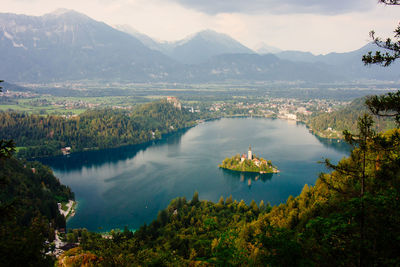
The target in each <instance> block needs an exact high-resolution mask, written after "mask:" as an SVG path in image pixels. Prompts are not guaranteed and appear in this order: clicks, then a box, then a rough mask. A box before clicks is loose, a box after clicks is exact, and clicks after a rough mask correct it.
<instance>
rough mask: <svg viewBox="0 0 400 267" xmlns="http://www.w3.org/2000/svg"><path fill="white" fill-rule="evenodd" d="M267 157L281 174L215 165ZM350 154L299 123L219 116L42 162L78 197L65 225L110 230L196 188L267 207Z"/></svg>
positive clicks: (210, 196) (204, 194)
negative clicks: (145, 139) (142, 140)
mask: <svg viewBox="0 0 400 267" xmlns="http://www.w3.org/2000/svg"><path fill="white" fill-rule="evenodd" d="M249 145H251V147H252V151H253V154H256V155H257V156H260V157H263V158H265V159H267V160H271V161H272V163H273V164H274V165H276V166H277V167H278V169H279V170H280V171H281V172H280V173H278V174H264V175H259V174H247V173H246V174H244V173H238V172H233V171H229V170H223V169H219V168H218V166H217V165H218V164H220V163H221V162H222V161H223V160H224V159H225V158H226V157H232V156H233V155H235V154H238V153H240V154H242V153H247V150H248V147H249ZM346 155H348V147H347V146H346V145H345V144H343V143H338V142H336V141H333V142H332V141H328V140H324V139H319V138H317V137H316V136H314V135H312V134H310V133H309V131H308V129H307V128H306V127H305V125H303V124H299V123H295V122H291V121H285V120H278V119H261V118H224V119H220V120H215V121H209V122H205V123H202V124H199V125H197V126H196V127H193V128H190V129H187V130H183V131H179V132H177V133H174V134H171V135H168V136H165V137H164V138H163V139H162V140H157V141H154V142H151V143H147V144H142V145H136V146H127V147H121V148H115V149H107V150H101V151H88V152H82V153H73V154H71V155H69V156H60V157H53V158H47V159H43V160H41V161H42V162H43V163H44V164H47V165H49V166H51V167H52V169H53V170H54V173H55V175H56V176H57V177H58V178H59V179H60V180H61V182H62V183H63V184H66V185H69V186H70V187H71V189H72V190H73V191H74V192H75V196H76V200H77V201H78V209H77V213H76V215H75V217H73V218H71V219H70V220H69V221H68V224H67V226H68V227H69V228H87V229H89V230H91V231H100V232H103V231H109V230H111V229H115V228H120V229H123V227H124V226H128V227H129V228H130V229H136V228H138V227H140V226H141V225H143V224H144V223H150V222H151V221H152V220H153V219H155V218H156V217H157V214H158V211H159V210H161V209H164V208H166V207H167V205H168V204H169V202H170V201H171V200H172V199H174V198H176V197H182V196H185V197H186V198H187V199H188V200H190V199H191V198H192V196H193V193H194V192H195V191H198V192H199V197H200V199H206V200H211V201H214V202H216V201H218V200H219V198H220V197H221V196H223V197H224V198H226V197H228V196H230V195H232V197H233V198H234V199H236V200H238V201H240V200H241V199H243V200H244V201H245V202H246V203H248V204H249V203H250V202H251V200H252V199H254V200H255V201H256V202H257V203H259V202H260V201H261V200H264V202H265V203H267V202H270V203H271V204H272V205H274V204H279V203H282V202H285V201H286V199H287V198H288V197H289V196H290V195H293V196H297V195H298V194H299V193H300V192H301V189H302V188H303V186H304V184H309V185H313V184H314V183H315V181H316V179H317V177H318V174H319V173H320V172H322V171H326V169H325V167H324V166H323V165H322V164H319V163H318V161H322V160H323V159H324V158H330V159H331V160H333V161H334V162H337V161H338V160H340V159H341V158H342V157H344V156H346Z"/></svg>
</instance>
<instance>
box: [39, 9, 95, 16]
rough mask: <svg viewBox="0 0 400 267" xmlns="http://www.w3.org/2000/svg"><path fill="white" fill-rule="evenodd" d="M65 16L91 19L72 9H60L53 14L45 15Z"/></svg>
mask: <svg viewBox="0 0 400 267" xmlns="http://www.w3.org/2000/svg"><path fill="white" fill-rule="evenodd" d="M65 15H69V16H70V15H72V16H76V17H81V18H89V17H88V16H86V15H85V14H83V13H80V12H77V11H75V10H72V9H67V8H58V9H56V10H54V11H53V12H51V13H48V14H45V16H52V17H61V16H65Z"/></svg>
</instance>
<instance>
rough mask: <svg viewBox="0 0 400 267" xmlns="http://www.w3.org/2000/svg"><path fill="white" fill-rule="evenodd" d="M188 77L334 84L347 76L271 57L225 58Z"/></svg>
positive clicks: (324, 67)
mask: <svg viewBox="0 0 400 267" xmlns="http://www.w3.org/2000/svg"><path fill="white" fill-rule="evenodd" d="M184 77H190V80H191V81H194V82H209V81H215V82H217V81H218V82H219V81H307V82H333V81H337V80H341V79H343V76H341V74H338V73H334V72H332V71H331V67H330V66H329V65H327V64H324V63H298V62H292V61H288V60H282V59H279V58H278V57H276V56H274V55H272V54H267V55H258V54H224V55H219V56H215V57H213V58H211V59H210V60H208V61H207V62H204V63H202V64H199V65H195V66H190V67H189V68H187V69H186V73H185V75H184ZM188 81H189V80H188Z"/></svg>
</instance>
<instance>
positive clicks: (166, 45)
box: [115, 25, 254, 64]
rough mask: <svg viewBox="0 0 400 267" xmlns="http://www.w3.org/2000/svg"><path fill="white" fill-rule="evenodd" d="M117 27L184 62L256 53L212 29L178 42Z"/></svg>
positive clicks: (145, 43)
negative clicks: (223, 55) (156, 39)
mask: <svg viewBox="0 0 400 267" xmlns="http://www.w3.org/2000/svg"><path fill="white" fill-rule="evenodd" d="M115 28H116V29H118V30H120V31H123V32H126V33H128V34H130V35H132V36H134V37H136V38H137V39H139V40H140V41H141V42H142V43H143V44H144V45H146V46H147V47H149V48H151V49H154V50H158V51H160V52H162V53H163V54H165V55H167V56H169V57H171V58H173V59H174V60H176V61H178V62H181V63H184V64H199V63H204V62H206V61H207V60H209V59H211V58H212V57H214V56H218V55H222V54H254V51H252V50H251V49H249V48H247V47H246V46H244V45H242V44H241V43H240V42H238V41H236V40H234V39H233V38H232V37H230V36H228V35H226V34H222V33H218V32H215V31H212V30H204V31H201V32H198V33H196V34H193V35H191V36H188V37H186V38H185V39H183V40H180V41H176V42H157V41H155V40H153V39H152V38H150V37H149V36H147V35H145V34H142V33H140V32H138V31H136V30H135V29H133V28H132V27H130V26H129V25H117V26H115Z"/></svg>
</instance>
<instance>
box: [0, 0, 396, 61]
mask: <svg viewBox="0 0 400 267" xmlns="http://www.w3.org/2000/svg"><path fill="white" fill-rule="evenodd" d="M377 2H378V0H68V1H66V0H0V6H1V8H0V12H1V13H5V12H10V13H17V14H26V15H35V16H41V15H43V14H46V13H50V12H52V11H54V10H56V9H58V8H67V9H73V10H75V11H78V12H81V13H84V14H86V15H88V16H89V17H91V18H93V19H95V20H98V21H103V22H105V23H107V24H109V25H116V24H126V25H129V26H131V27H133V28H134V29H136V30H137V31H139V32H141V33H144V34H146V35H148V36H150V37H152V38H154V39H156V40H158V41H176V40H180V39H183V38H185V37H186V36H188V35H191V34H193V33H196V32H199V31H201V30H205V29H211V30H214V31H217V32H221V33H225V34H228V35H230V36H231V37H232V38H234V39H236V40H238V41H239V42H241V43H242V44H244V45H246V46H248V47H249V48H251V49H256V48H259V47H260V46H261V45H262V44H267V45H269V46H273V47H277V48H280V49H282V50H299V51H308V52H312V53H314V54H327V53H330V52H347V51H352V50H356V49H358V48H360V47H362V46H363V45H365V44H367V43H368V42H369V41H370V38H369V32H370V31H371V30H375V32H376V34H377V35H378V36H382V37H393V30H394V28H395V27H396V26H397V24H398V23H399V19H400V6H385V5H382V4H378V3H377Z"/></svg>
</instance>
